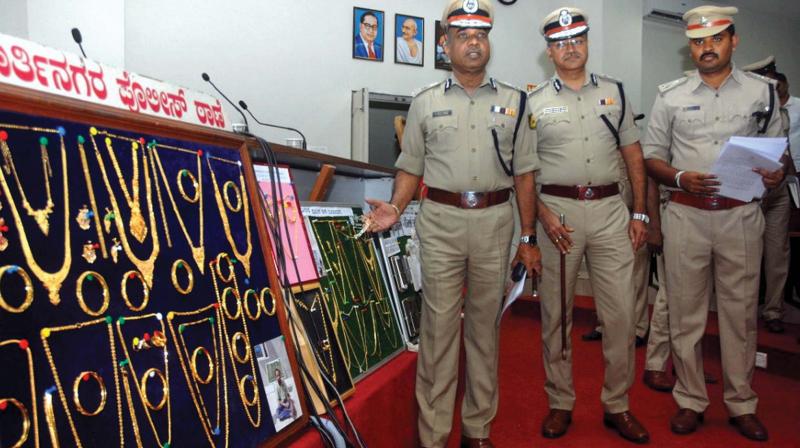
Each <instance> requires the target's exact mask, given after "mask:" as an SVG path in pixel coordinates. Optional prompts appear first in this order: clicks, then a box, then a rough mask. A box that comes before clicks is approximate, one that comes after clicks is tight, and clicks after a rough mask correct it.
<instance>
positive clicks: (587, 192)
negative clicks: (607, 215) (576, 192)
mask: <svg viewBox="0 0 800 448" xmlns="http://www.w3.org/2000/svg"><path fill="white" fill-rule="evenodd" d="M583 197H584V198H585V199H592V198H593V197H594V190H593V189H592V187H585V190H584V191H583Z"/></svg>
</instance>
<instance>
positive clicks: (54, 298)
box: [0, 124, 72, 305]
mask: <svg viewBox="0 0 800 448" xmlns="http://www.w3.org/2000/svg"><path fill="white" fill-rule="evenodd" d="M0 127H4V128H8V129H23V130H29V131H34V132H53V131H52V130H45V129H41V128H26V127H22V126H16V125H8V124H0ZM67 174H68V173H67V150H66V147H65V145H64V138H63V137H62V138H61V175H62V178H63V189H64V235H63V238H64V261H63V263H62V264H61V268H59V269H58V270H57V271H55V272H47V271H45V270H44V269H42V268H41V266H39V264H38V263H37V262H36V260H35V259H34V257H33V251H32V250H31V246H30V243H29V242H28V236H27V233H26V231H25V228H24V227H23V226H22V218H21V217H20V214H19V210H18V209H17V205H16V202H15V201H14V198H13V197H12V196H11V189H10V188H9V187H8V182H7V181H6V177H5V174H4V173H3V170H0V185H2V187H3V193H4V194H5V196H6V199H7V201H8V205H9V206H10V207H11V214H12V215H14V223H15V225H16V227H17V232H18V233H19V240H20V245H21V246H22V252H23V254H24V255H25V261H27V262H28V267H29V268H30V270H31V272H33V275H35V276H36V278H37V279H39V281H41V282H42V284H43V285H44V287H45V289H47V292H48V296H49V298H50V303H52V304H53V305H58V304H59V303H61V296H60V291H61V285H62V284H63V283H64V279H66V278H67V274H69V269H70V266H72V250H71V248H70V228H69V179H68V177H67ZM48 255H49V254H48Z"/></svg>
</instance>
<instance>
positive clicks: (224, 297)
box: [220, 286, 242, 320]
mask: <svg viewBox="0 0 800 448" xmlns="http://www.w3.org/2000/svg"><path fill="white" fill-rule="evenodd" d="M229 293H233V297H234V298H235V299H236V314H234V315H231V313H230V311H228V300H227V299H228V294H229ZM220 301H221V302H222V311H224V312H225V317H227V318H228V319H229V320H236V319H238V318H240V317H242V301H241V300H240V299H239V293H238V292H236V290H235V289H233V288H231V287H230V286H228V287H226V288H225V289H223V290H222V297H221V298H220Z"/></svg>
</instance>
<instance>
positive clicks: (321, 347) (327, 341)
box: [295, 291, 336, 384]
mask: <svg viewBox="0 0 800 448" xmlns="http://www.w3.org/2000/svg"><path fill="white" fill-rule="evenodd" d="M295 303H296V304H297V306H298V307H299V308H300V309H302V310H304V311H305V312H306V313H308V318H309V319H310V320H311V327H312V329H313V330H314V336H315V339H316V340H315V341H314V344H315V345H317V346H318V349H317V350H313V352H314V355H315V356H316V357H317V360H318V361H319V364H320V366H321V367H322V370H324V371H325V373H327V374H328V375H331V376H332V378H331V379H332V380H333V382H334V384H335V383H336V365H335V364H334V363H333V349H332V345H331V336H330V333H329V332H328V324H327V323H326V322H325V311H324V310H325V308H324V306H323V304H322V300H321V299H320V293H319V291H317V292H315V293H314V298H313V299H312V300H311V306H308V305H306V304H305V303H304V302H303V300H302V298H297V299H296V300H295ZM317 307H318V308H319V315H320V320H321V321H322V330H323V332H324V335H325V337H324V338H321V337H320V334H319V330H317V322H316V321H315V320H314V314H313V312H314V310H315V308H317ZM320 352H325V353H327V354H328V361H329V364H328V365H326V363H325V360H324V359H323V358H324V357H323V356H322V355H320Z"/></svg>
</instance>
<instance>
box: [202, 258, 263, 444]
mask: <svg viewBox="0 0 800 448" xmlns="http://www.w3.org/2000/svg"><path fill="white" fill-rule="evenodd" d="M217 258H218V259H219V258H220V257H219V256H218V257H217ZM214 263H215V260H214V261H212V262H211V263H209V268H210V269H211V273H212V274H211V281H212V283H213V285H214V294H215V296H216V298H217V303H218V304H219V306H220V307H223V306H224V305H223V301H224V299H225V297H224V296H223V295H221V294H220V291H219V285H218V284H217V275H216V274H215V272H216V270H215V269H214V266H213V264H214ZM231 276H232V277H233V279H232V280H233V291H235V293H236V297H237V301H238V302H239V306H241V299H240V298H239V297H241V295H240V294H239V285H238V283H237V281H236V272H235V271H234V270H233V269H231ZM236 318H237V319H238V320H241V321H242V327H243V329H244V337H243V339H244V342H245V343H246V344H247V347H251V348H250V350H252V345H251V343H250V334H249V332H248V329H247V320H246V318H245V316H244V313H242V312H239V313H237V316H236ZM220 321H221V322H220V323H221V324H222V333H221V334H222V337H223V338H224V339H225V346H224V347H227V349H228V350H227V352H228V355H230V360H231V367H232V370H233V376H234V378H235V381H236V384H237V385H238V388H237V389H238V391H239V398H240V399H241V400H242V405H243V407H244V410H245V415H246V416H247V420H248V421H250V424H251V425H252V426H253V427H254V428H258V427H259V426H261V400H260V398H261V395H260V394H259V393H258V387H257V380H256V375H257V370H256V366H255V359H254V358H255V356H253V355H252V353H251V354H250V355H249V357H248V361H249V364H250V373H248V374H246V375H245V376H244V377H241V378H240V376H239V370H238V368H237V363H236V359H235V357H234V355H233V344H232V343H231V340H232V336H231V334H230V333H229V331H228V323H227V319H225V318H221V319H220ZM224 347H223V351H225V350H224ZM247 377H250V380H251V382H252V383H253V384H254V386H255V389H256V393H255V396H254V398H253V399H248V398H247V397H245V393H244V384H245V379H247ZM253 406H255V407H256V417H255V418H254V417H253V415H252V414H251V412H252V411H251V409H250V408H251V407H253Z"/></svg>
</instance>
